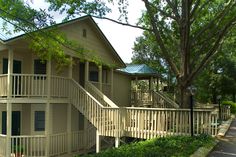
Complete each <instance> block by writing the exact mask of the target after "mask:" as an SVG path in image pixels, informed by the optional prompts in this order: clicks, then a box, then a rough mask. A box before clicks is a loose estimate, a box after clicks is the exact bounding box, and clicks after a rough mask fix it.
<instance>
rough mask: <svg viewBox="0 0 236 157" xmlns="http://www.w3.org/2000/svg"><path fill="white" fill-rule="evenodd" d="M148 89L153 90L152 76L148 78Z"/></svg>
mask: <svg viewBox="0 0 236 157" xmlns="http://www.w3.org/2000/svg"><path fill="white" fill-rule="evenodd" d="M149 89H150V90H153V77H151V79H150V80H149Z"/></svg>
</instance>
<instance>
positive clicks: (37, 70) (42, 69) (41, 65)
mask: <svg viewBox="0 0 236 157" xmlns="http://www.w3.org/2000/svg"><path fill="white" fill-rule="evenodd" d="M46 65H47V63H46V62H42V61H41V60H40V59H35V60H34V74H46V69H47V68H46V67H47V66H46Z"/></svg>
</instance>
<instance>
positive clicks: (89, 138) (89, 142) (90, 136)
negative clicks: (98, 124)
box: [85, 123, 97, 149]
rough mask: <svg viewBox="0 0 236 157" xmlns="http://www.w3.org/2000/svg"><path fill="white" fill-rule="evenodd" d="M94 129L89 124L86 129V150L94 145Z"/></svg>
mask: <svg viewBox="0 0 236 157" xmlns="http://www.w3.org/2000/svg"><path fill="white" fill-rule="evenodd" d="M96 130H97V129H96V128H95V127H94V126H93V125H92V124H91V123H89V125H88V128H87V129H86V133H85V135H86V139H85V140H86V149H90V148H91V147H93V146H94V145H95V144H96Z"/></svg>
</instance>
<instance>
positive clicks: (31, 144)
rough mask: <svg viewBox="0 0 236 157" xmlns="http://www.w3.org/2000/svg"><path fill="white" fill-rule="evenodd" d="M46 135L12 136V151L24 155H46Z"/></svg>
mask: <svg viewBox="0 0 236 157" xmlns="http://www.w3.org/2000/svg"><path fill="white" fill-rule="evenodd" d="M45 146H46V137H45V136H40V135H34V136H12V137H11V153H12V154H15V155H16V154H18V155H24V156H42V157H44V156H46V150H45Z"/></svg>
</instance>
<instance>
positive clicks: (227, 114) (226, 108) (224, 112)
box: [220, 105, 231, 120]
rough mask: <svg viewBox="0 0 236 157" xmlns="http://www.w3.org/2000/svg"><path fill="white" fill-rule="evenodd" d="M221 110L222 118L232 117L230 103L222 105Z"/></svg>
mask: <svg viewBox="0 0 236 157" xmlns="http://www.w3.org/2000/svg"><path fill="white" fill-rule="evenodd" d="M220 111H221V113H220V119H221V120H228V119H229V118H230V116H231V107H230V106H229V105H222V106H221V110H220Z"/></svg>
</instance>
